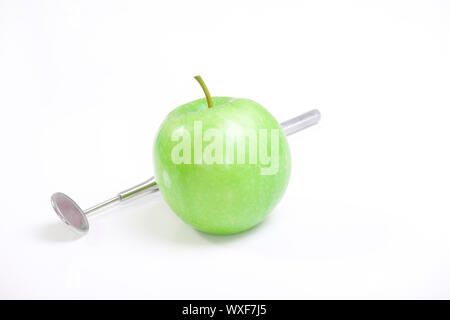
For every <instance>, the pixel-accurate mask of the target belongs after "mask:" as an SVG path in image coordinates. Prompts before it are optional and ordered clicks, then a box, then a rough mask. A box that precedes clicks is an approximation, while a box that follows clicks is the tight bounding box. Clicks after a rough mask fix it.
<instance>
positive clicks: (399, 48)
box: [0, 0, 450, 299]
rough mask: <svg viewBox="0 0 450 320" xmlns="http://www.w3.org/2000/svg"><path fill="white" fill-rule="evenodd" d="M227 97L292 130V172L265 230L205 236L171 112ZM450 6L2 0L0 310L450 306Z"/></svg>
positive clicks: (445, 3) (426, 3) (278, 0)
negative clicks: (283, 301) (298, 124)
mask: <svg viewBox="0 0 450 320" xmlns="http://www.w3.org/2000/svg"><path fill="white" fill-rule="evenodd" d="M196 74H201V75H202V76H203V78H204V80H205V81H206V83H207V84H208V86H209V89H210V91H211V92H212V94H213V95H225V96H233V97H245V98H250V99H253V100H256V101H258V102H259V103H261V104H262V105H263V106H265V107H266V108H267V109H268V110H269V111H271V112H272V113H273V114H274V115H275V117H276V118H277V119H278V120H280V121H282V120H285V119H287V118H290V117H293V116H295V115H298V114H300V113H303V112H305V111H308V110H309V109H312V108H318V109H320V110H321V112H322V115H323V120H322V122H321V123H320V125H318V126H316V127H313V128H310V129H308V130H307V131H304V132H301V133H298V134H296V135H294V136H291V137H289V143H290V146H291V150H292V159H293V169H292V175H291V180H290V184H289V187H288V190H287V192H286V193H285V195H284V197H283V199H282V201H281V202H280V203H279V205H278V206H277V207H276V209H275V210H274V212H273V213H272V214H271V215H270V217H269V218H268V219H267V220H266V221H265V222H264V223H263V224H262V225H260V226H259V227H257V228H255V229H253V230H251V231H249V232H245V233H242V234H239V235H234V236H212V235H206V234H203V233H199V232H197V231H195V230H193V229H192V228H191V227H189V226H188V225H186V224H184V223H183V222H182V221H180V220H179V219H178V218H177V217H176V216H175V215H174V214H173V213H172V212H171V210H170V209H169V208H168V206H167V205H166V204H165V203H164V201H163V199H162V198H161V196H160V195H151V196H149V197H145V198H140V199H138V200H136V201H135V202H129V203H126V204H123V205H121V206H119V207H115V208H113V209H110V210H109V211H107V212H105V214H102V215H100V216H97V217H95V218H93V219H92V220H91V230H90V232H89V234H88V235H87V236H84V237H81V238H77V237H76V236H75V235H74V234H73V233H71V231H70V230H69V229H66V227H65V226H64V225H63V224H62V223H61V222H59V220H58V218H57V217H56V215H55V213H54V212H53V210H52V208H51V206H50V201H49V198H50V195H51V194H52V193H53V192H55V191H62V192H65V193H67V194H68V195H70V196H71V197H72V198H74V199H75V200H76V201H77V202H79V203H80V205H81V206H83V207H89V206H90V205H93V204H95V203H96V202H97V201H101V200H104V199H106V198H108V197H110V196H113V195H114V194H115V193H116V192H118V191H121V190H122V189H124V188H127V187H129V186H132V185H134V184H136V183H138V182H141V181H143V180H145V179H147V178H148V177H150V176H151V175H152V173H153V164H152V144H153V139H154V136H155V134H156V132H157V130H158V127H159V124H160V123H161V121H162V120H163V119H164V117H165V115H166V114H167V113H168V112H169V111H170V110H171V109H173V108H175V107H177V106H178V105H180V104H183V103H185V102H188V101H190V100H194V99H197V98H200V97H202V95H203V93H202V91H201V89H200V87H199V86H198V84H197V83H196V82H195V80H194V79H193V78H192V77H193V76H194V75H196ZM449 89H450V2H449V1H364V2H362V1H328V2H325V1H305V2H303V1H283V0H276V1H261V0H258V1H242V0H236V1H230V0H228V1H220V2H219V1H207V0H204V1H0V108H1V115H0V139H1V141H0V142H1V145H0V147H1V151H0V154H1V160H0V161H1V166H0V179H1V182H0V184H1V189H0V194H1V204H0V215H1V216H0V298H13V299H16V298H186V299H189V298H210V299H215V298H225V299H227V298H275V299H278V298H289V299H290V298H307V299H315V298H344V299H347V298H362V299H366V298H377V299H378V298H450V169H449V164H450V150H449V138H450V91H449Z"/></svg>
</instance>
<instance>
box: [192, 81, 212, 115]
mask: <svg viewBox="0 0 450 320" xmlns="http://www.w3.org/2000/svg"><path fill="white" fill-rule="evenodd" d="M194 78H195V80H197V81H198V83H199V84H200V86H201V87H202V89H203V92H204V93H205V96H206V102H208V108H212V107H213V106H214V105H213V101H212V99H211V95H210V94H209V90H208V87H207V86H206V84H205V82H204V81H203V79H202V77H200V76H195V77H194Z"/></svg>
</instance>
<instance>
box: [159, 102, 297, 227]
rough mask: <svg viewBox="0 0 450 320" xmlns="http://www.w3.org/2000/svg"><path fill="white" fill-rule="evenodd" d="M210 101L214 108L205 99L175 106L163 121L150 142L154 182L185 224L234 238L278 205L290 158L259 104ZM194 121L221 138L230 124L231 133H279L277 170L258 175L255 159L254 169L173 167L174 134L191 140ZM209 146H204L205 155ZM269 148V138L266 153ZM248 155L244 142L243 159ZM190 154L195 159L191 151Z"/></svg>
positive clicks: (275, 124)
mask: <svg viewBox="0 0 450 320" xmlns="http://www.w3.org/2000/svg"><path fill="white" fill-rule="evenodd" d="M212 100H213V102H214V106H213V107H212V108H208V105H207V101H206V99H204V98H203V99H198V100H195V101H192V102H189V103H187V104H184V105H182V106H179V107H178V108H176V109H174V110H173V111H172V112H171V113H169V115H168V116H167V117H166V119H165V120H164V122H163V123H162V124H161V127H160V129H159V132H158V134H157V136H156V140H155V143H154V152H153V155H154V165H155V177H156V181H157V183H158V186H159V188H160V191H161V193H162V195H163V197H164V199H165V200H166V202H167V203H168V205H169V206H170V208H171V209H172V210H173V211H174V212H175V213H176V214H177V215H178V217H180V218H181V219H182V220H183V221H184V222H186V223H188V224H189V225H191V226H193V227H194V228H196V229H198V230H200V231H203V232H207V233H212V234H220V235H225V234H233V233H238V232H242V231H245V230H248V229H250V228H252V227H254V226H255V225H257V224H259V223H260V222H262V221H263V220H264V218H265V217H266V216H267V215H268V214H269V213H270V212H271V211H272V209H273V208H274V207H275V205H276V204H277V203H278V202H279V200H280V199H281V197H282V195H283V193H284V191H285V190H286V187H287V184H288V181H289V176H290V170H291V156H290V150H289V145H288V142H287V139H286V136H285V134H284V132H283V130H282V128H281V127H280V125H279V123H278V121H277V120H276V119H275V118H274V117H273V116H272V115H271V114H270V113H269V112H268V111H267V110H266V109H264V108H263V107H262V106H261V105H259V104H258V103H256V102H254V101H252V100H249V99H235V98H229V97H213V98H212ZM194 121H201V122H202V126H203V132H205V131H206V130H207V129H209V128H214V129H218V130H220V131H221V132H224V134H225V132H226V131H227V130H228V129H230V126H231V125H232V126H233V130H236V128H240V129H254V130H256V132H258V130H259V129H268V132H269V136H270V130H271V129H278V130H279V168H278V171H277V172H276V173H275V174H273V175H262V174H261V171H260V169H261V167H267V165H266V166H264V165H262V164H260V162H259V156H258V162H257V163H256V164H249V163H248V162H249V161H247V160H246V161H245V164H237V163H236V162H235V163H234V164H205V163H203V164H194V162H193V161H192V162H191V164H184V163H181V164H175V163H174V162H173V161H172V159H171V151H172V149H173V147H174V146H175V145H177V144H178V143H179V142H177V141H172V139H171V136H172V133H173V132H174V131H175V130H187V131H188V132H189V133H190V136H191V137H194ZM240 129H238V130H240ZM192 140H193V139H192ZM258 141H259V139H258ZM208 143H210V142H208ZM208 143H206V142H203V150H204V148H205V147H206V146H207V145H208ZM191 144H192V145H193V142H192V143H191ZM270 146H271V141H270V138H269V139H268V150H269V154H270V150H271V149H270ZM248 151H249V148H248V143H247V145H246V152H247V155H246V156H247V157H246V159H248ZM258 154H259V143H258ZM191 155H192V159H193V158H194V150H193V147H192V149H191Z"/></svg>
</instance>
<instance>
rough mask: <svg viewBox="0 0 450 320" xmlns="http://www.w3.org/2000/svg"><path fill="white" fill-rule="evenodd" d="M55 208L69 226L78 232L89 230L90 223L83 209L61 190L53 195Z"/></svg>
mask: <svg viewBox="0 0 450 320" xmlns="http://www.w3.org/2000/svg"><path fill="white" fill-rule="evenodd" d="M51 201H52V206H53V209H55V212H56V213H57V214H58V216H59V217H60V218H61V220H62V221H64V222H65V223H66V224H67V225H68V226H70V227H72V228H73V229H75V230H76V231H78V232H83V233H86V232H88V231H89V223H88V220H87V217H86V215H85V214H84V212H83V210H81V208H80V207H79V206H78V205H77V204H76V203H75V201H73V200H72V199H70V198H69V197H68V196H67V195H65V194H64V193H61V192H57V193H54V194H53V195H52V197H51Z"/></svg>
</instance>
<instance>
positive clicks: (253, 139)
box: [171, 121, 280, 175]
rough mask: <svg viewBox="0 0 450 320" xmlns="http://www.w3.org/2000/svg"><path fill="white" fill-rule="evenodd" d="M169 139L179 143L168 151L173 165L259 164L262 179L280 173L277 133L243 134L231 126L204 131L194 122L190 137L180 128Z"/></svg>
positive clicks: (201, 125)
mask: <svg viewBox="0 0 450 320" xmlns="http://www.w3.org/2000/svg"><path fill="white" fill-rule="evenodd" d="M171 139H172V141H174V142H178V143H177V144H176V145H175V146H174V147H173V148H172V151H171V159H172V162H173V163H174V164H194V165H200V164H207V165H208V164H211V165H212V164H219V165H220V164H225V165H233V164H251V165H257V164H258V165H260V173H261V175H274V174H276V173H277V172H278V169H279V140H280V129H270V130H268V129H259V130H251V129H247V130H245V131H242V129H241V128H239V127H238V126H235V127H233V126H230V128H229V129H228V130H227V131H226V132H223V131H220V130H218V129H213V128H209V129H206V130H203V124H202V121H194V136H193V137H191V133H190V132H189V131H188V130H186V129H184V128H180V129H178V130H175V131H174V132H172V135H171ZM269 141H270V143H269ZM204 143H206V144H205V146H204ZM269 149H270V150H269Z"/></svg>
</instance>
